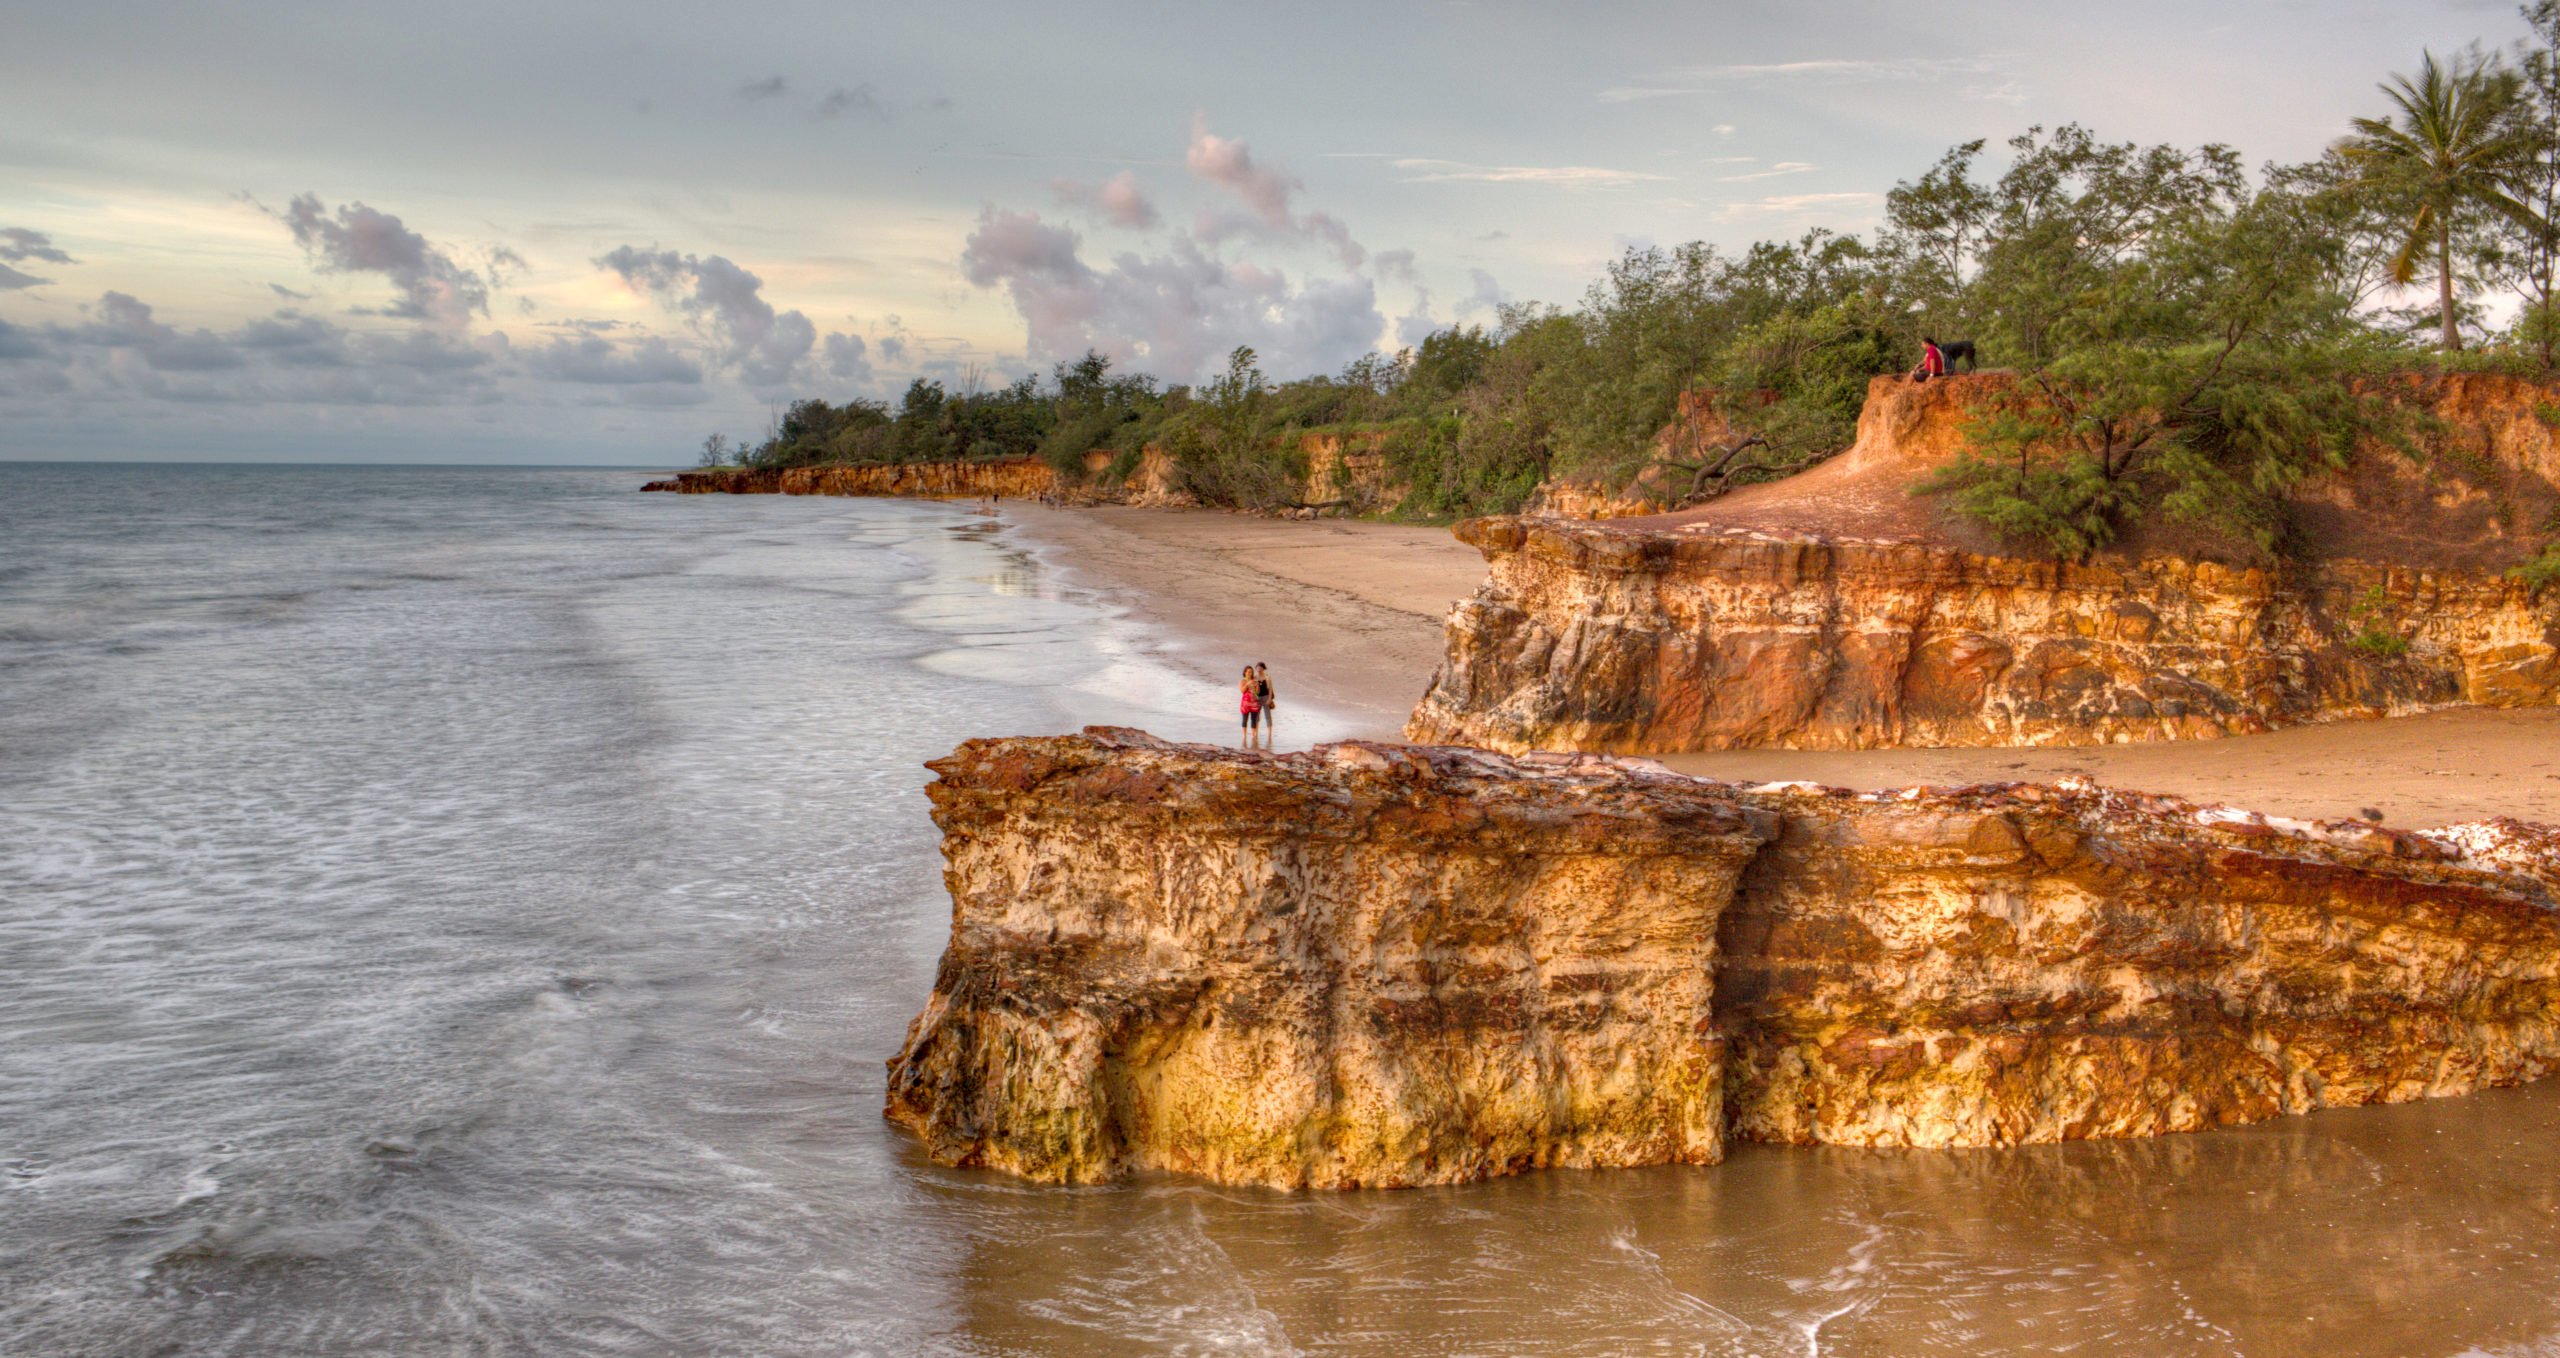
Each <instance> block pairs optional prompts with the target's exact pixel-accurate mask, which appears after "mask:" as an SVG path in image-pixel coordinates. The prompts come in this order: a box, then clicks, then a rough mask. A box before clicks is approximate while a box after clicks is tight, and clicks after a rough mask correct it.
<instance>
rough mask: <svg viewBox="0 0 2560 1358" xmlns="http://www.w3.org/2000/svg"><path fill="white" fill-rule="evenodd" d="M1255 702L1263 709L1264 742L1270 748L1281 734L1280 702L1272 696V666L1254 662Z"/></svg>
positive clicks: (1255, 704) (1265, 746)
mask: <svg viewBox="0 0 2560 1358" xmlns="http://www.w3.org/2000/svg"><path fill="white" fill-rule="evenodd" d="M1253 702H1254V706H1256V707H1259V708H1261V709H1262V743H1263V746H1264V748H1266V749H1267V748H1269V747H1270V744H1271V742H1272V741H1273V740H1274V739H1275V738H1277V737H1278V736H1279V734H1280V702H1279V700H1278V699H1276V698H1273V697H1272V696H1271V667H1270V666H1269V665H1266V664H1263V663H1262V662H1261V661H1259V660H1257V661H1255V662H1253Z"/></svg>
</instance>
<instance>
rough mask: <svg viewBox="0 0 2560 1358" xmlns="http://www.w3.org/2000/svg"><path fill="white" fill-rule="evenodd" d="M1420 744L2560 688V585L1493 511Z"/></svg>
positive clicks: (1920, 738)
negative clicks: (1980, 548) (1989, 550)
mask: <svg viewBox="0 0 2560 1358" xmlns="http://www.w3.org/2000/svg"><path fill="white" fill-rule="evenodd" d="M1458 535H1459V536H1460V537H1461V538H1463V539H1464V540H1466V541H1467V542H1469V543H1472V544H1474V545H1475V546H1476V547H1477V548H1479V549H1480V550H1482V551H1483V552H1484V554H1485V559H1486V561H1487V562H1488V563H1489V565H1490V566H1491V573H1490V575H1489V577H1488V579H1487V581H1486V583H1485V585H1484V587H1483V588H1482V590H1480V591H1479V592H1478V593H1477V595H1476V597H1475V598H1473V599H1471V600H1468V601H1466V602H1464V603H1461V604H1460V605H1458V607H1457V608H1456V609H1455V610H1453V611H1452V613H1451V614H1450V618H1449V623H1448V647H1449V649H1448V654H1447V658H1446V660H1445V661H1444V662H1443V663H1442V665H1441V668H1440V670H1439V672H1438V673H1437V674H1436V675H1435V676H1434V677H1433V680H1432V684H1431V688H1430V690H1429V691H1428V692H1427V693H1426V694H1425V695H1424V697H1423V699H1422V702H1421V704H1420V706H1418V707H1416V708H1415V709H1414V713H1413V716H1412V719H1411V720H1410V721H1409V722H1408V723H1407V725H1406V728H1405V730H1406V734H1407V735H1408V736H1410V737H1411V738H1413V739H1415V740H1422V741H1448V742H1456V743H1465V744H1472V745H1484V746H1489V747H1492V748H1495V749H1502V750H1514V751H1517V750H1526V749H1537V748H1546V749H1579V750H1607V751H1620V752H1636V753H1654V752H1665V751H1679V750H1711V749H1733V748H1741V747H1777V748H1786V749H1856V748H1868V747H1876V746H1894V745H2039V744H2048V743H2055V744H2087V743H2105V742H2112V741H2130V740H2172V739H2180V738H2191V737H2199V736H2219V735H2225V734H2232V733H2239V732H2248V731H2262V730H2266V729H2269V728H2271V727H2276V726H2283V725H2288V724H2293V723H2299V722H2306V721H2319V720H2327V719H2332V718H2338V717H2352V716H2381V715H2386V714H2389V713H2394V712H2406V711H2414V710H2418V709H2422V708H2426V707H2431V706H2439V705H2442V704H2447V703H2457V702H2462V703H2479V704H2484V705H2489V706H2504V707H2514V706H2540V705H2547V704H2550V703H2553V702H2555V701H2560V597H2553V596H2549V595H2546V596H2544V597H2541V598H2537V597H2536V596H2535V595H2534V593H2533V591H2531V590H2530V589H2528V588H2527V587H2526V586H2524V585H2522V584H2520V583H2517V582H2515V581H2512V580H2509V579H2507V578H2505V577H2504V576H2501V575H2495V574H2489V573H2485V572H2479V571H2462V570H2423V569H2409V568H2401V567H2392V566H2383V565H2376V564H2372V563H2368V562H2358V561H2338V562H2330V563H2326V564H2322V565H2317V566H2305V567H2300V568H2297V569H2294V570H2291V571H2286V572H2279V571H2276V570H2271V569H2267V568H2261V567H2247V566H2229V565H2220V564H2216V563H2213V562H2210V561H2191V560H2184V559H2180V558H2175V557H2161V558H2153V559H2148V560H2137V561H2114V562H2108V561H2101V562H2096V563H2092V564H2089V565H2075V564H2071V563H2066V562H2055V561H2043V560H2030V559H2024V558H2019V557H2007V556H1993V555H1983V554H1980V553H1975V552H1968V551H1965V550H1962V549H1959V548H1953V547H1945V546H1938V545H1933V544H1927V543H1913V542H1887V541H1874V540H1862V539H1848V540H1832V539H1822V538H1781V537H1774V536H1770V535H1766V534H1760V533H1755V532H1751V531H1749V530H1740V529H1732V530H1719V529H1716V528H1714V527H1713V526H1711V525H1693V526H1680V527H1672V528H1665V529H1658V530H1654V531H1649V532H1647V531H1639V532H1629V531H1624V530H1621V529H1617V528H1614V527H1611V526H1606V525H1598V524H1582V523H1572V522H1567V521H1560V520H1538V519H1520V518H1494V519H1475V520H1470V521H1468V522H1466V523H1462V524H1460V525H1459V526H1458Z"/></svg>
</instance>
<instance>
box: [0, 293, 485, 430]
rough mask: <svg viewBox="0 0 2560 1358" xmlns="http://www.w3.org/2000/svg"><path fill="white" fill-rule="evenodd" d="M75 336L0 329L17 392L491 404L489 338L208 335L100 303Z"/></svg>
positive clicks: (133, 307) (309, 326) (289, 324)
mask: <svg viewBox="0 0 2560 1358" xmlns="http://www.w3.org/2000/svg"><path fill="white" fill-rule="evenodd" d="M83 311H84V313H85V315H86V319H84V320H83V321H82V322H81V323H80V324H77V325H53V326H47V327H45V328H44V330H43V331H42V332H40V333H39V332H35V331H31V330H26V329H14V330H9V329H5V328H0V357H8V358H12V359H17V360H21V361H24V362H26V363H27V364H28V366H27V368H25V369H23V370H21V372H19V373H13V374H12V379H11V381H12V385H13V386H14V387H15V388H16V389H17V390H18V391H20V392H35V393H68V394H71V395H73V396H74V397H75V398H79V397H87V398H94V399H97V400H100V401H105V402H124V401H129V400H131V399H132V398H134V397H144V398H149V399H154V400H160V401H168V402H175V403H181V404H188V405H222V404H234V405H236V404H261V403H267V404H274V403H298V404H333V405H432V404H452V403H486V402H490V401H495V400H496V399H498V395H499V393H498V383H497V376H498V372H499V362H498V360H500V359H501V358H503V357H504V354H505V348H506V345H505V340H504V339H503V338H502V337H499V336H494V335H493V336H488V337H486V338H484V339H481V340H477V341H471V342H464V341H461V340H458V339H456V338H454V337H451V336H448V335H445V334H442V333H440V332H437V331H433V330H427V329H411V330H407V331H404V332H402V333H400V334H398V335H360V334H356V333H354V332H351V331H349V330H348V329H346V328H345V327H343V326H340V325H338V324H336V323H335V322H333V321H329V320H325V319H322V318H319V317H315V316H306V315H303V314H302V313H300V312H298V311H293V310H289V309H288V310H283V311H278V312H275V313H274V314H272V315H269V316H265V317H260V318H256V319H253V320H250V321H248V322H246V323H244V324H242V325H241V326H239V327H238V328H236V329H232V330H229V331H224V332H220V333H217V332H215V331H212V330H209V329H206V328H203V327H201V326H199V327H197V328H195V329H192V330H189V329H181V328H179V327H177V326H173V325H170V324H168V323H166V322H163V321H162V320H160V319H159V317H158V315H157V314H156V313H155V311H154V309H153V308H152V306H151V305H150V304H149V303H147V302H144V301H142V300H140V299H139V298H136V297H134V296H132V295H131V294H129V293H123V292H108V293H106V294H104V295H102V296H101V297H100V298H99V299H98V301H97V302H96V303H95V304H94V305H91V306H88V307H85V308H83Z"/></svg>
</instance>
